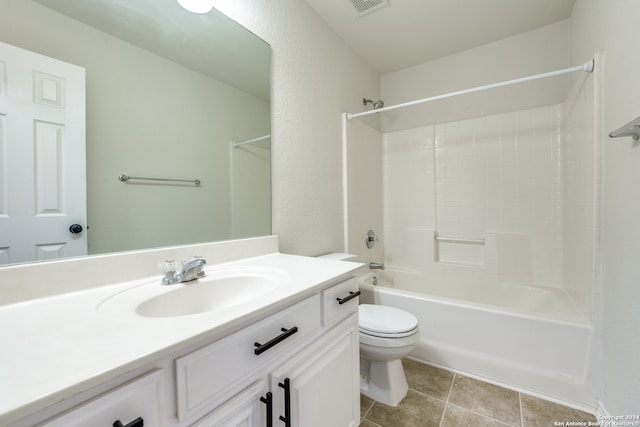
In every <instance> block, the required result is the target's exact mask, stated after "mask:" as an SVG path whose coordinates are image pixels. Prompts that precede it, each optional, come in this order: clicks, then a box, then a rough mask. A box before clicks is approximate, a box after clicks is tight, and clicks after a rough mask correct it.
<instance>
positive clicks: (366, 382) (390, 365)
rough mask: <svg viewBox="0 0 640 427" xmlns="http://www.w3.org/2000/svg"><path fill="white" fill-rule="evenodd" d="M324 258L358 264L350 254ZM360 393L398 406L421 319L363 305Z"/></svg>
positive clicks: (374, 306)
mask: <svg viewBox="0 0 640 427" xmlns="http://www.w3.org/2000/svg"><path fill="white" fill-rule="evenodd" d="M322 257H323V258H328V259H333V260H341V261H354V260H355V258H356V256H355V255H350V254H328V255H324V256H322ZM358 314H359V334H358V335H359V337H360V392H361V393H362V394H363V395H365V396H367V397H369V398H371V399H373V400H375V401H377V402H380V403H384V404H385V405H389V406H396V405H398V403H400V401H401V400H402V399H403V398H404V397H405V396H406V394H407V390H408V389H409V386H408V384H407V379H406V377H405V375H404V369H403V367H402V361H401V359H402V358H403V357H405V356H407V355H408V354H409V353H410V352H411V350H413V348H414V347H415V346H416V345H417V344H418V341H419V339H420V334H419V332H418V319H417V318H416V317H415V316H414V315H413V314H411V313H408V312H406V311H404V310H400V309H398V308H395V307H388V306H384V305H377V304H360V306H359V310H358Z"/></svg>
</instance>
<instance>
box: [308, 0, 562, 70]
mask: <svg viewBox="0 0 640 427" xmlns="http://www.w3.org/2000/svg"><path fill="white" fill-rule="evenodd" d="M306 1H307V3H309V5H311V7H312V8H313V9H314V10H315V11H316V12H317V13H318V14H319V15H320V16H321V17H322V19H323V20H324V21H326V22H327V24H328V25H329V26H330V27H331V28H332V29H333V30H334V31H335V32H336V33H337V34H338V35H339V36H340V37H341V38H342V39H343V40H344V41H345V43H346V44H347V45H348V46H349V47H350V48H351V49H352V50H353V51H354V52H356V54H357V55H358V56H360V57H361V58H362V59H363V60H364V61H365V62H367V63H368V64H369V65H370V66H372V67H373V68H374V69H376V70H377V71H378V72H379V73H380V74H387V73H391V72H394V71H397V70H401V69H404V68H408V67H411V66H414V65H418V64H422V63H425V62H428V61H432V60H434V59H437V58H440V57H443V56H448V55H451V54H454V53H457V52H462V51H464V50H468V49H472V48H474V47H478V46H482V45H484V44H487V43H491V42H494V41H497V40H500V39H504V38H507V37H510V36H514V35H516V34H520V33H524V32H526V31H530V30H533V29H535V28H539V27H542V26H545V25H548V24H552V23H554V22H558V21H561V20H564V19H567V18H568V17H569V16H570V15H571V11H572V9H573V4H574V2H575V0H388V2H389V5H388V6H385V7H382V8H379V9H377V10H374V11H373V12H370V13H368V14H366V15H364V16H361V17H359V16H358V13H357V12H356V9H355V7H354V6H353V5H352V3H351V0H306ZM367 1H369V0H360V2H367Z"/></svg>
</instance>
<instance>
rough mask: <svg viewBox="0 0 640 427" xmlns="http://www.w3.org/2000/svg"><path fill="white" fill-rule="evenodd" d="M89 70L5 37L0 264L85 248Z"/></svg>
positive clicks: (0, 57)
mask: <svg viewBox="0 0 640 427" xmlns="http://www.w3.org/2000/svg"><path fill="white" fill-rule="evenodd" d="M85 158H86V156H85V70H84V68H81V67H78V66H76V65H72V64H68V63H65V62H62V61H58V60H56V59H53V58H49V57H46V56H43V55H40V54H36V53H33V52H30V51H27V50H24V49H19V48H17V47H14V46H11V45H8V44H5V43H0V265H2V264H7V263H16V262H28V261H35V260H48V259H56V258H61V257H70V256H79V255H86V254H87V232H86V217H87V215H86V210H87V208H86V167H85Z"/></svg>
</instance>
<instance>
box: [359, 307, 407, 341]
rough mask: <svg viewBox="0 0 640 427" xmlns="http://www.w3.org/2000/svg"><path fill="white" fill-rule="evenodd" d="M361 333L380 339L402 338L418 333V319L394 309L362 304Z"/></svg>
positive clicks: (360, 308)
mask: <svg viewBox="0 0 640 427" xmlns="http://www.w3.org/2000/svg"><path fill="white" fill-rule="evenodd" d="M358 312H359V317H360V320H359V329H360V333H362V334H365V335H369V336H374V337H379V338H402V337H408V336H411V335H413V334H415V333H417V331H418V319H417V318H416V317H415V316H414V315H413V314H411V313H407V312H406V311H404V310H400V309H397V308H394V307H388V306H383V305H374V304H361V305H360V306H359V309H358Z"/></svg>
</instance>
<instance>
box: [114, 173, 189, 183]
mask: <svg viewBox="0 0 640 427" xmlns="http://www.w3.org/2000/svg"><path fill="white" fill-rule="evenodd" d="M118 179H119V180H120V181H122V182H126V181H129V180H130V179H142V180H144V181H164V182H191V183H193V184H195V185H200V180H199V179H174V178H150V177H142V176H129V175H125V174H122V175H118Z"/></svg>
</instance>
